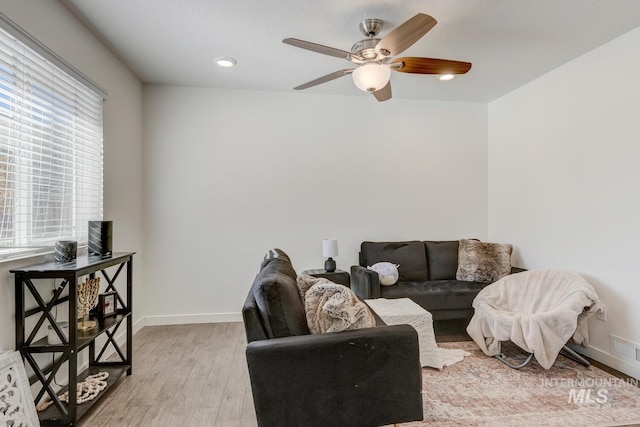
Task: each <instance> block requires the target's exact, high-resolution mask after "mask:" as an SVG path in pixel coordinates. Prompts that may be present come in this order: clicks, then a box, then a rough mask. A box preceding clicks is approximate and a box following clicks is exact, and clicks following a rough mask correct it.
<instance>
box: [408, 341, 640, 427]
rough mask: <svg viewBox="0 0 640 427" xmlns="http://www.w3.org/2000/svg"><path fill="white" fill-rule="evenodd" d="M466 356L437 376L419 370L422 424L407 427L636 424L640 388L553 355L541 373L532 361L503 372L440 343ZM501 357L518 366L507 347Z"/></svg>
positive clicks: (515, 352)
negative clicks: (553, 358) (546, 368)
mask: <svg viewBox="0 0 640 427" xmlns="http://www.w3.org/2000/svg"><path fill="white" fill-rule="evenodd" d="M439 346H440V347H443V348H455V349H462V350H466V351H468V352H470V353H471V356H469V357H466V358H465V359H464V360H463V361H461V362H460V363H457V364H455V365H453V366H449V367H446V368H444V370H442V371H438V370H435V369H431V368H424V369H423V370H422V382H423V386H422V390H423V392H422V395H423V407H424V421H421V422H414V423H405V424H401V425H402V426H405V427H414V426H492V427H494V426H518V427H524V426H540V425H545V426H567V425H574V426H620V425H636V424H639V423H640V388H638V386H637V385H638V381H637V380H635V379H629V380H625V379H620V378H616V377H614V376H612V375H611V374H608V373H607V372H604V371H603V370H601V369H598V368H596V367H593V366H591V367H589V368H586V367H584V366H583V365H581V364H579V363H577V362H574V361H573V360H571V359H568V358H566V357H564V356H558V359H557V360H556V363H555V364H554V365H553V366H552V367H551V369H549V370H544V369H543V368H542V367H541V366H540V365H539V364H538V363H537V362H535V360H534V361H533V362H531V363H530V364H529V365H527V366H526V367H524V368H522V369H520V370H515V369H511V368H509V367H507V366H505V365H504V364H502V363H501V362H500V361H498V360H497V359H495V358H493V357H487V356H485V355H484V353H482V351H481V350H480V349H479V348H478V346H477V345H476V344H475V343H474V342H473V341H469V342H458V343H440V344H439ZM503 352H504V353H505V355H506V356H507V357H508V358H509V359H511V360H512V361H515V362H516V363H521V362H522V361H524V359H525V356H526V354H524V353H523V352H522V351H521V350H519V349H518V348H517V347H515V346H514V345H512V344H508V345H504V346H503Z"/></svg>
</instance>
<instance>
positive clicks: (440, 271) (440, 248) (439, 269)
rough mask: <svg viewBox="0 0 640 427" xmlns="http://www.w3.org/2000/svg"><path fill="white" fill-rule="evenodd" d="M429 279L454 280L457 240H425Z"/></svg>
mask: <svg viewBox="0 0 640 427" xmlns="http://www.w3.org/2000/svg"><path fill="white" fill-rule="evenodd" d="M424 245H425V247H426V249H427V267H428V268H429V280H455V279H456V272H457V271H458V247H459V242H458V241H457V240H448V241H426V242H424Z"/></svg>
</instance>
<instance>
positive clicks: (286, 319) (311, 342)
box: [242, 250, 423, 427]
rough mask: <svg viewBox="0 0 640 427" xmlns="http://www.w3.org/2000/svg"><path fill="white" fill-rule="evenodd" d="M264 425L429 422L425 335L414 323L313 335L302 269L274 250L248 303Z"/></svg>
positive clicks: (250, 359)
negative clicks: (300, 282) (301, 288)
mask: <svg viewBox="0 0 640 427" xmlns="http://www.w3.org/2000/svg"><path fill="white" fill-rule="evenodd" d="M242 316H243V319H244V326H245V331H246V335H247V342H248V344H247V352H246V353H247V365H248V367H249V376H250V378H251V391H252V393H253V401H254V404H255V410H256V416H257V419H258V425H259V426H278V427H279V426H305V427H307V426H308V427H313V426H322V427H331V426H367V427H368V426H375V425H384V424H392V423H398V422H406V421H416V420H422V417H423V416H422V373H421V368H420V356H419V350H418V336H417V333H416V331H415V329H413V328H412V327H411V326H409V325H396V326H379V327H375V328H367V329H359V330H354V331H344V332H336V333H327V334H317V335H311V334H310V333H309V329H308V327H307V322H306V317H305V313H304V307H303V304H302V300H301V298H300V295H299V293H298V288H297V285H296V272H295V270H294V268H293V266H292V265H291V261H290V260H289V257H288V256H287V255H286V254H285V253H284V252H282V251H281V250H272V251H269V253H268V254H267V256H266V257H265V260H264V262H263V263H262V265H261V267H260V272H259V273H258V275H257V276H256V278H255V280H254V282H253V285H252V286H251V289H250V291H249V294H248V295H247V298H246V300H245V303H244V307H243V309H242Z"/></svg>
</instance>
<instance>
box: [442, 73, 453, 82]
mask: <svg viewBox="0 0 640 427" xmlns="http://www.w3.org/2000/svg"><path fill="white" fill-rule="evenodd" d="M455 78H456V76H455V75H454V74H441V75H440V76H438V80H442V81H443V82H446V81H448V80H453V79H455Z"/></svg>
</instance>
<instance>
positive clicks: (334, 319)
mask: <svg viewBox="0 0 640 427" xmlns="http://www.w3.org/2000/svg"><path fill="white" fill-rule="evenodd" d="M304 309H305V313H306V316H307V325H308V326H309V331H311V333H312V334H323V333H327V332H340V331H350V330H353V329H362V328H372V327H374V326H375V325H376V320H375V317H373V314H371V311H369V308H368V307H367V305H366V304H365V303H363V302H362V301H360V300H359V299H358V297H357V296H356V295H355V294H354V293H353V291H352V290H351V289H349V288H347V287H346V286H342V285H338V284H335V283H331V282H329V283H320V284H316V285H313V286H311V288H309V290H308V291H307V293H306V300H305V304H304Z"/></svg>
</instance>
